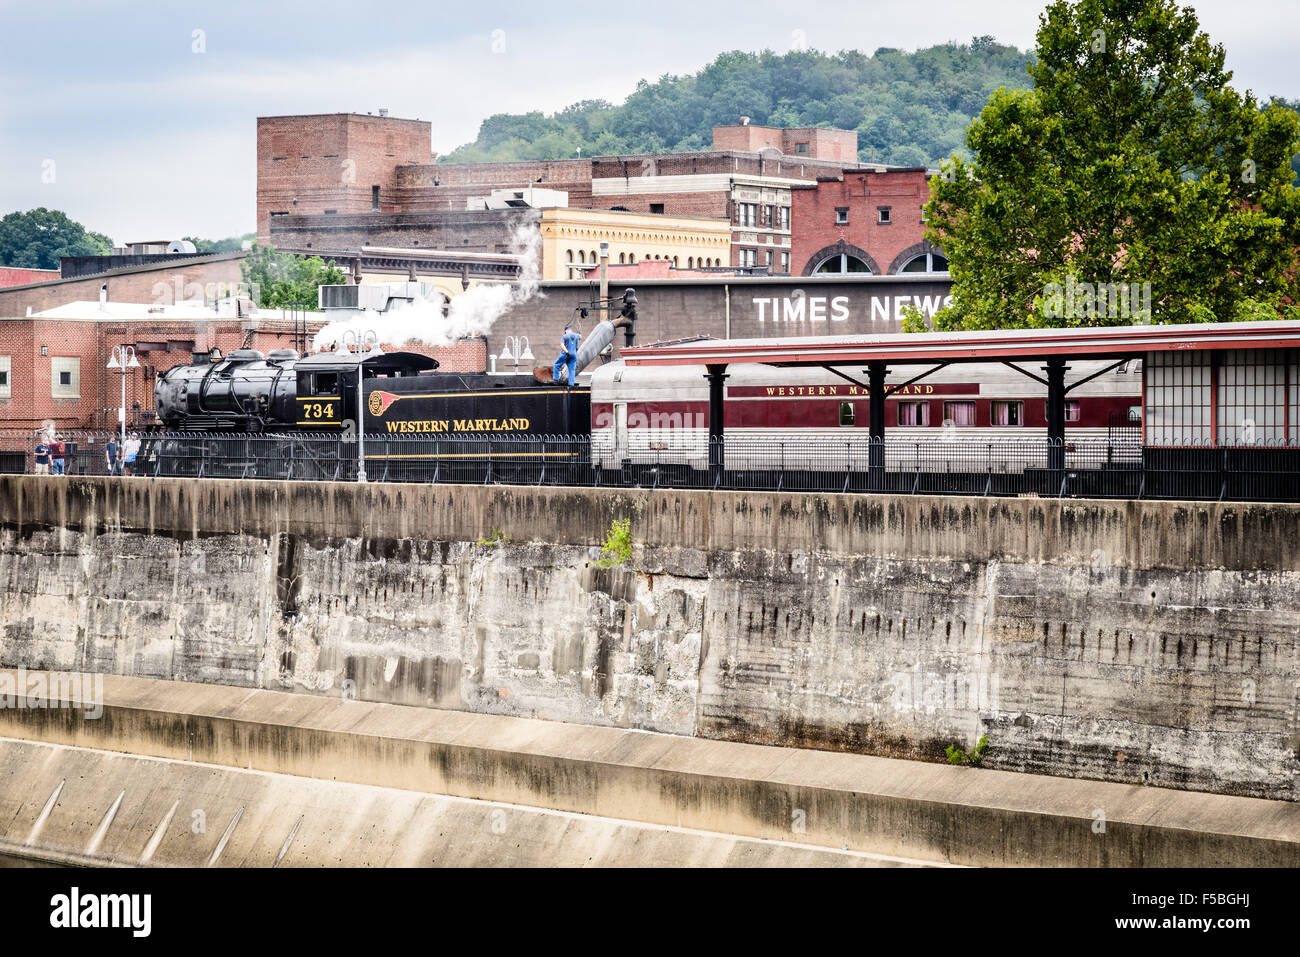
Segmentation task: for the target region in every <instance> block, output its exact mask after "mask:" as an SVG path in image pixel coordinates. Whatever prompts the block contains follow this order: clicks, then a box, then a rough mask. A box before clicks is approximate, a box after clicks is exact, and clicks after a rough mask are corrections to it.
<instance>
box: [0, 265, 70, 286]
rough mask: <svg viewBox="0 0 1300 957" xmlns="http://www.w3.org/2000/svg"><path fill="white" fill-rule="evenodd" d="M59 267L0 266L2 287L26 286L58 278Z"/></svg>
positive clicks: (0, 283)
mask: <svg viewBox="0 0 1300 957" xmlns="http://www.w3.org/2000/svg"><path fill="white" fill-rule="evenodd" d="M58 278H59V271H58V270H57V269H23V268H21V267H18V266H0V289H3V288H5V287H6V286H26V285H28V284H30V283H34V282H49V281H50V280H51V279H58Z"/></svg>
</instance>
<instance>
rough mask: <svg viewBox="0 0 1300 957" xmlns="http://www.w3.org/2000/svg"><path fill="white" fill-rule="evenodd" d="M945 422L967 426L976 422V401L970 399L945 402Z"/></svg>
mask: <svg viewBox="0 0 1300 957" xmlns="http://www.w3.org/2000/svg"><path fill="white" fill-rule="evenodd" d="M943 424H944V425H953V426H958V427H960V428H966V427H967V426H971V425H974V424H975V403H974V402H971V401H969V400H963V401H959V402H945V403H944V404H943Z"/></svg>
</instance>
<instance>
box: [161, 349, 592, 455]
mask: <svg viewBox="0 0 1300 957" xmlns="http://www.w3.org/2000/svg"><path fill="white" fill-rule="evenodd" d="M437 368H438V361H437V360H436V359H433V358H430V357H429V356H424V355H420V354H419V353H414V352H370V353H360V352H322V353H316V354H313V355H308V356H303V357H300V356H299V355H298V353H297V352H295V351H294V350H291V349H277V350H273V351H272V352H271V353H269V354H268V355H265V356H263V355H262V353H260V352H257V351H255V350H252V349H237V350H235V351H233V352H231V353H230V354H229V355H227V356H224V357H222V356H200V355H196V356H195V361H194V362H193V363H192V364H190V365H183V366H176V367H174V368H172V369H169V370H167V371H166V372H164V373H162V374H161V375H160V376H159V377H158V381H157V384H156V385H155V388H154V401H155V408H156V410H157V414H158V417H159V419H161V421H162V426H163V430H164V431H160V432H158V433H155V434H153V435H150V436H147V437H146V438H145V441H144V443H143V445H142V448H141V457H142V458H143V460H144V469H145V471H146V472H148V473H149V474H155V475H191V476H206V477H223V476H229V477H239V478H253V477H259V476H260V477H277V478H303V479H343V480H351V479H353V478H355V477H356V476H357V467H358V461H359V460H361V459H364V462H365V467H366V469H367V472H368V473H369V474H370V475H371V476H372V477H374V478H382V477H401V478H420V477H422V476H421V475H418V474H416V473H417V472H418V470H419V469H420V468H422V467H427V468H437V467H438V464H439V463H440V462H442V461H443V460H446V459H448V458H450V459H452V460H454V459H455V458H457V453H456V452H455V451H453V450H452V446H453V445H456V444H457V443H459V445H457V448H460V447H462V446H463V447H464V449H465V450H466V451H465V452H464V455H465V457H474V458H481V457H484V456H486V457H488V458H493V457H499V458H501V459H502V460H503V461H502V468H505V467H507V466H508V464H509V460H510V459H511V443H512V442H514V443H516V444H518V440H519V439H521V438H525V437H529V436H533V437H536V436H546V435H585V434H588V433H589V432H590V431H591V390H590V389H588V388H583V387H576V386H575V387H573V388H569V387H567V386H562V385H557V384H555V383H554V382H550V381H542V378H544V377H535V376H534V375H532V374H529V375H499V374H493V373H472V374H471V373H455V372H451V373H443V372H438V371H437ZM286 433H292V435H287V434H286ZM358 433H363V435H362V438H365V439H369V440H370V442H371V444H370V447H369V448H365V449H358V447H357V445H356V442H357V437H358ZM376 435H378V436H383V437H384V439H386V440H388V441H383V442H376V441H374V438H375V436H376ZM340 438H342V439H343V440H344V441H342V442H340V441H339V440H340ZM394 440H395V441H394ZM555 454H556V455H557V456H560V455H561V454H562V452H561V451H560V450H558V449H557V450H556V451H555ZM453 465H454V462H453ZM501 477H503V478H508V477H509V476H508V475H505V474H503V475H502V476H501Z"/></svg>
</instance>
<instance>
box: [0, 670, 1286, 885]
mask: <svg viewBox="0 0 1300 957" xmlns="http://www.w3.org/2000/svg"><path fill="white" fill-rule="evenodd" d="M14 677H15V676H12V675H10V674H9V673H7V672H5V671H2V670H0V682H3V681H4V680H5V679H6V678H9V679H10V680H11V681H12V680H14ZM25 678H26V680H27V681H28V682H30V681H31V680H32V678H33V675H31V674H28V675H26V676H25ZM101 684H102V691H101V693H100V699H101V700H100V701H99V702H98V703H99V704H101V705H102V707H103V711H102V714H100V715H99V717H98V718H93V717H92V718H89V719H87V717H86V716H85V715H84V714H83V713H82V712H80V711H78V710H76V709H72V708H46V707H42V706H40V705H41V703H42V699H39V698H36V697H35V696H34V695H33V694H30V693H29V694H26V695H24V694H22V693H19V694H17V695H15V701H14V704H15V705H16V706H14V707H7V708H3V709H0V855H3V854H5V853H10V854H17V855H26V854H29V853H30V852H31V849H36V850H37V851H38V852H43V853H44V855H45V856H47V857H53V858H55V859H61V858H62V859H68V858H67V856H68V855H84V856H85V857H87V858H90V860H84V861H82V860H78V859H77V858H76V857H71V858H70V862H73V863H104V862H105V860H104V858H105V857H108V858H109V861H110V862H113V863H122V864H133V863H140V862H141V861H142V860H143V859H145V858H147V855H148V853H149V848H150V847H151V846H152V847H153V848H154V849H155V850H156V852H157V855H163V857H162V858H161V859H159V858H157V857H155V858H154V859H153V860H152V861H148V862H153V863H162V862H168V863H189V864H193V863H200V864H201V863H204V862H205V859H206V858H207V856H208V855H213V854H216V853H217V852H218V850H219V848H220V847H222V846H225V848H226V850H225V851H223V852H221V856H220V859H219V860H218V863H223V864H237V863H246V864H251V865H263V866H264V865H267V864H269V863H271V862H272V861H273V860H274V857H275V855H276V854H277V852H278V851H282V850H283V849H285V848H288V849H289V852H291V854H292V858H291V857H285V859H284V860H285V862H286V863H294V862H298V863H329V864H348V863H359V862H375V863H395V864H413V863H418V862H423V863H430V862H446V863H453V864H457V863H459V864H476V863H537V862H539V861H540V862H546V863H551V864H575V863H584V860H585V859H586V858H588V857H590V858H593V860H592V862H593V863H606V864H622V863H628V862H629V861H632V860H635V855H636V853H637V852H638V850H640V851H643V853H644V856H643V858H642V861H641V862H643V863H679V864H688V863H696V862H698V863H719V864H721V863H726V864H736V863H745V862H746V861H751V862H753V863H756V864H766V865H773V866H775V865H791V864H795V863H800V862H801V861H802V862H807V861H809V858H810V857H812V856H813V852H814V851H815V849H816V848H822V849H841V851H842V852H849V853H860V854H872V855H879V856H880V857H879V858H877V860H876V861H875V863H881V864H899V863H908V862H913V863H914V862H917V861H928V862H947V863H951V864H960V865H972V866H1007V865H1012V866H1021V867H1024V866H1038V867H1044V866H1046V867H1059V866H1075V867H1078V866H1084V867H1207V866H1215V867H1296V866H1297V865H1300V804H1296V803H1295V802H1284V801H1267V800H1260V799H1258V798H1247V797H1236V796H1230V795H1219V794H1203V793H1195V792H1190V791H1173V790H1167V789H1163V788H1149V787H1148V788H1143V787H1134V786H1131V785H1124V784H1115V783H1110V782H1101V781H1077V780H1069V779H1066V778H1059V777H1048V776H1046V775H1031V774H1021V773H1011V772H1006V771H995V770H989V769H984V768H980V769H972V768H956V767H950V766H948V765H937V764H925V763H921V762H917V761H902V760H895V759H889V758H880V757H873V756H870V755H860V754H843V753H834V752H829V751H812V750H807V749H800V748H778V747H760V746H757V745H752V744H744V743H739V742H732V741H704V740H701V739H699V738H688V737H681V736H677V735H665V734H652V733H647V732H643V731H635V730H628V729H623V728H608V727H605V728H601V727H592V726H584V725H575V724H568V723H564V722H558V721H539V720H535V719H531V718H515V717H507V716H501V715H484V714H469V713H467V712H455V711H443V710H438V709H433V708H414V707H404V706H400V705H391V704H377V703H373V702H365V701H362V702H357V701H344V700H339V699H337V698H335V699H329V698H323V697H320V696H309V695H301V694H291V693H286V692H277V691H247V690H245V689H242V688H231V687H226V686H216V685H198V684H191V683H187V682H181V681H164V680H159V679H149V678H123V677H117V676H108V677H105V678H101ZM33 705H35V706H33ZM37 743H39V745H40V747H39V748H38V747H35V746H33V745H35V744H37ZM42 752H43V753H42ZM147 758H153V759H163V760H165V761H168V762H170V763H171V765H172V766H171V767H163V766H160V764H159V761H158V760H152V761H150V760H147ZM232 768H239V769H244V770H246V771H247V772H249V774H257V775H264V776H265V777H269V778H274V779H275V780H269V781H265V780H264V781H258V780H250V779H249V778H248V777H247V776H245V775H242V774H241V775H234V774H230V773H228V769H232ZM344 782H349V783H352V784H365V785H368V786H369V787H368V788H366V789H365V790H367V791H369V792H370V794H369V795H362V794H358V793H357V791H356V789H350V788H344V787H340V786H339V785H340V784H342V783H344ZM397 791H409V792H416V793H422V796H423V797H425V798H426V799H427V802H428V803H429V804H432V805H434V807H433V808H428V807H425V806H424V803H425V802H421V806H420V807H419V808H418V809H415V810H412V808H411V804H412V802H411V801H410V800H409V799H403V797H402V795H400V794H398V793H395V792H397ZM430 795H447V796H453V797H459V798H464V799H468V800H469V801H471V802H474V806H473V807H469V808H466V807H463V806H462V807H457V806H448V805H447V803H446V802H440V801H437V800H436V799H433V798H432V797H430ZM349 801H351V802H352V803H351V806H349ZM487 801H492V802H499V803H505V804H509V805H511V807H510V808H509V809H506V810H505V812H504V813H500V814H497V813H494V812H495V811H499V810H500V808H499V807H498V808H491V806H484V804H483V803H482V802H487ZM169 808H170V809H171V810H170V811H169ZM538 808H543V809H547V812H548V813H550V814H558V815H567V816H569V824H570V825H571V828H572V830H571V831H569V832H568V833H565V834H557V833H556V827H555V823H556V822H554V821H553V820H552V821H547V820H546V818H545V815H544V814H540V813H538V812H537V811H536V810H535V809H538ZM240 809H243V811H244V813H243V814H242V815H241V814H240ZM529 809H533V810H529ZM195 810H200V811H201V812H202V813H203V816H204V817H205V818H206V824H207V831H206V832H203V833H201V834H197V835H196V834H195V832H194V830H193V829H192V827H190V826H189V824H190V822H191V821H192V820H194V818H195V814H194V811H195ZM430 810H432V811H433V813H429V812H430ZM575 815H576V816H577V817H574V816H575ZM493 817H496V818H497V821H496V823H498V825H499V826H498V828H497V829H496V830H493V829H492V828H491V827H490V826H487V827H485V825H489V824H490V823H492V818H493ZM601 818H604V819H605V820H604V821H603V822H602V821H601V820H600V819H601ZM435 820H436V821H437V825H436V828H435V827H431V825H433V824H434V822H435ZM4 822H8V823H7V824H5V823H4ZM295 822H296V824H295ZM632 822H641V823H642V824H651V825H657V826H660V827H671V828H676V829H680V830H679V832H678V833H677V834H676V836H673V835H663V834H659V833H657V832H655V831H653V830H652V829H644V828H643V829H639V830H638V829H636V828H634V827H631V826H630V825H631V823H632ZM295 826H296V827H297V830H296V831H295V830H294V827H295ZM501 827H504V828H505V832H504V833H505V835H508V836H507V837H506V840H505V841H504V842H503V841H502V840H501V837H502V834H501V833H500V828H501ZM223 829H225V833H226V834H227V835H228V836H229V838H230V840H229V841H228V842H227V843H226V844H225V845H222V844H221V843H219V841H218V838H219V837H220V835H221V834H222V832H223ZM433 830H436V831H438V834H437V835H436V836H435V835H434V834H433V833H429V832H431V831H433ZM705 831H714V832H719V831H720V832H722V833H723V834H724V835H733V836H735V837H746V838H751V839H753V841H756V842H758V843H757V844H755V843H753V842H749V843H746V842H742V841H733V840H725V839H723V840H719V839H718V837H719V835H717V834H714V835H709V834H706V833H704V832H705ZM96 842H98V843H96ZM769 842H781V844H782V845H786V846H784V847H774V846H771V843H769ZM503 844H504V845H505V846H503ZM511 844H513V845H514V846H513V847H511V846H510V845H511ZM791 844H793V845H794V846H790V845H791ZM561 845H562V846H561ZM323 854H326V855H332V856H326V857H321V855H323ZM425 855H429V856H430V857H432V858H433V861H430V857H426V856H425ZM548 855H549V856H548ZM641 862H639V863H641ZM828 863H840V864H852V863H859V864H865V863H870V862H868V861H856V862H855V861H851V860H839V861H834V862H831V861H828Z"/></svg>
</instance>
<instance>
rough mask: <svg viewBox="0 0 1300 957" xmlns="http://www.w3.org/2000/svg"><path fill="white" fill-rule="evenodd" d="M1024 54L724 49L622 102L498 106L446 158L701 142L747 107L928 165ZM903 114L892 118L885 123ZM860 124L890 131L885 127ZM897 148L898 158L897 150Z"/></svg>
mask: <svg viewBox="0 0 1300 957" xmlns="http://www.w3.org/2000/svg"><path fill="white" fill-rule="evenodd" d="M1028 60H1029V54H1027V53H1024V52H1022V51H1020V50H1017V49H1015V48H1014V47H1008V46H1002V45H1000V44H998V43H995V42H994V41H993V40H992V38H990V37H979V38H976V39H975V40H972V41H971V43H970V44H969V45H960V44H944V45H942V46H937V47H930V48H928V49H925V50H918V51H916V52H915V53H903V52H900V51H898V50H889V49H883V48H882V49H881V50H879V51H877V55H876V56H875V57H869V56H867V55H866V54H864V53H862V52H860V51H856V50H845V51H841V52H839V53H836V54H835V55H833V56H827V55H826V54H825V53H820V52H818V51H816V50H793V51H791V52H789V53H785V54H777V53H773V52H772V51H770V50H765V51H763V52H761V53H747V52H743V51H740V50H731V51H728V52H726V53H721V54H719V55H718V56H717V57H716V58H715V59H714V61H713V62H712V63H710V64H709V65H708V66H706V67H704V69H702V70H700V71H699V72H697V73H695V74H692V75H688V76H670V75H665V76H661V77H660V78H659V79H658V80H655V81H653V82H651V81H649V80H642V81H640V82H639V83H638V84H637V87H636V89H635V90H634V91H633V92H632V93H631V94H630V95H629V96H628V98H627V99H626V100H625V101H624V102H623V103H622V104H621V105H616V106H615V105H610V104H609V103H607V102H605V101H603V100H583V101H580V102H578V103H574V104H572V105H571V106H568V107H566V108H565V109H563V110H561V111H560V112H558V113H556V114H554V115H553V116H546V115H544V114H542V113H536V112H534V113H524V114H497V115H495V116H490V117H488V118H487V119H485V120H484V121H483V123H482V125H481V126H480V127H479V134H478V138H477V139H476V140H475V141H474V142H473V143H470V144H467V145H465V146H462V147H460V148H459V149H457V150H455V151H454V152H452V153H450V154H449V155H447V156H444V157H442V158H441V160H440V161H441V162H482V161H492V160H514V159H564V158H567V157H571V156H573V155H574V154H575V153H576V152H577V151H578V150H581V151H582V155H583V156H597V155H611V154H613V155H617V154H626V153H653V152H657V151H664V150H672V151H682V150H692V149H699V148H700V145H701V144H708V143H709V142H711V139H712V127H713V126H715V125H719V126H721V125H730V124H734V123H736V122H737V120H738V118H739V117H740V116H742V115H744V116H748V117H750V118H751V119H752V121H753V122H754V123H755V124H759V125H766V126H827V125H830V126H837V127H841V128H845V129H855V128H856V129H857V130H858V131H859V133H862V134H863V135H862V137H861V138H860V147H861V149H860V157H861V158H862V159H863V160H868V159H870V158H871V157H872V155H873V152H874V155H875V158H876V159H877V160H880V161H882V162H908V163H916V164H917V165H920V164H921V163H924V164H926V165H931V164H933V163H936V162H938V161H939V160H940V159H941V158H943V157H945V156H947V155H948V154H949V153H951V152H952V151H953V150H954V149H958V148H960V146H961V144H962V137H963V134H964V131H965V129H966V126H967V125H968V124H969V123H970V121H971V118H972V117H974V116H975V114H976V113H978V112H979V110H980V109H981V108H982V107H983V105H984V104H985V102H987V100H988V97H989V94H990V93H992V92H993V91H994V90H996V89H998V88H999V87H1001V86H1008V87H1013V88H1021V87H1023V86H1026V85H1027V84H1028V82H1029V78H1028V76H1027V75H1026V73H1025V65H1026V63H1027V62H1028ZM899 116H902V117H905V118H904V119H903V120H902V121H900V122H897V123H892V124H890V123H888V122H882V120H885V121H887V120H892V119H895V118H896V117H899ZM867 130H873V131H876V132H881V131H887V133H888V135H887V136H885V137H883V138H880V137H874V136H873V137H869V136H867V134H866V132H865V131H867ZM895 157H902V158H903V159H895Z"/></svg>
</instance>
